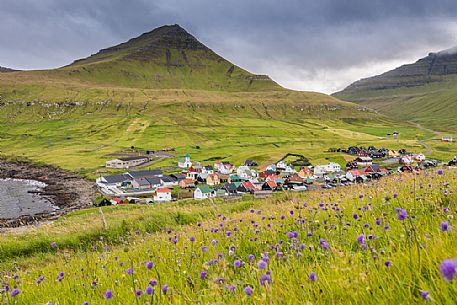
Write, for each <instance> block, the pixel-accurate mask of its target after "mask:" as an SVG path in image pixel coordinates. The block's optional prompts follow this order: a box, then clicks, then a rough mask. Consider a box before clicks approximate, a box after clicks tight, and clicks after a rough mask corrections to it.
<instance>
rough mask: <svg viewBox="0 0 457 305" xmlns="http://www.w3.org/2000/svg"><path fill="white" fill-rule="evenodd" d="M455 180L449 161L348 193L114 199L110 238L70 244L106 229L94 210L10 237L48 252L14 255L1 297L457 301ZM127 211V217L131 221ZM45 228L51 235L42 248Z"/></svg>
mask: <svg viewBox="0 0 457 305" xmlns="http://www.w3.org/2000/svg"><path fill="white" fill-rule="evenodd" d="M456 178H457V172H456V171H455V170H451V169H445V170H444V171H443V172H441V171H440V172H436V171H431V172H426V173H425V172H424V173H422V174H420V175H414V176H413V175H401V176H400V175H396V176H392V177H388V178H385V179H382V180H380V181H376V182H371V183H368V184H365V185H358V186H351V187H347V188H345V191H344V192H342V191H341V190H331V191H323V192H319V191H317V192H309V193H305V194H285V195H283V196H285V197H282V198H281V197H278V198H274V199H269V200H256V201H253V200H251V199H247V200H245V201H240V202H231V203H223V202H205V203H203V204H202V203H199V204H193V203H192V202H188V203H185V205H184V206H180V207H178V206H176V205H175V204H164V205H157V206H152V207H145V206H143V207H138V206H135V207H128V206H125V207H119V206H115V207H106V208H104V211H105V215H106V218H107V223H108V231H106V234H105V236H106V238H103V237H96V239H95V240H93V241H92V242H89V241H88V240H90V239H88V240H87V242H86V243H82V244H81V245H80V246H79V247H80V250H78V246H77V247H74V245H77V244H78V243H77V242H72V241H71V240H72V239H73V235H74V232H77V231H78V228H79V229H81V228H82V226H84V230H80V231H81V232H83V231H88V232H91V231H92V230H99V231H101V232H102V231H103V229H102V225H101V221H100V220H99V221H97V220H96V219H97V218H98V217H99V215H97V213H98V212H97V210H95V209H94V210H87V211H82V212H78V213H75V214H70V215H68V216H66V218H63V219H60V220H59V221H58V222H56V223H54V224H51V225H48V226H45V227H41V228H38V229H37V230H36V231H35V232H29V233H26V234H19V235H18V233H16V234H12V235H6V236H2V243H1V245H2V247H3V246H4V245H8V244H9V243H10V242H11V241H12V240H14V241H15V242H16V243H17V247H12V248H10V249H9V250H8V249H7V248H6V249H5V248H3V255H8V252H9V251H15V249H16V248H18V249H19V248H23V249H27V248H29V249H34V250H37V248H38V249H40V251H37V252H34V253H33V252H32V254H29V255H27V258H20V257H19V258H18V259H15V262H14V263H13V262H11V261H9V262H8V260H7V261H4V262H3V264H2V268H3V269H4V270H7V271H8V272H7V273H4V274H3V276H2V281H3V282H4V283H3V287H8V289H7V290H9V291H8V292H4V293H2V294H1V296H2V298H3V299H2V301H3V302H8V303H9V304H37V303H38V304H44V303H46V302H50V303H51V304H83V302H85V301H88V302H89V304H187V303H195V302H197V303H202V304H208V303H212V304H266V303H269V304H297V302H298V303H310V304H317V303H319V304H341V303H344V304H360V303H363V304H411V303H420V302H425V301H426V299H427V300H429V301H430V302H432V303H436V304H453V303H454V300H455V297H456V295H457V287H456V285H455V280H454V281H449V280H450V279H452V276H453V274H454V276H455V270H454V271H452V270H450V271H448V272H445V274H444V275H443V274H441V273H440V264H441V263H442V261H443V260H445V259H453V258H455V255H456V253H457V242H456V241H457V239H456V238H455V237H456V230H455V225H454V221H455V220H454V218H455V213H456V207H455V204H456V199H457V197H456V193H455V189H456V186H457V185H456V181H457V179H456ZM178 208H179V210H180V211H182V212H180V213H182V214H183V216H180V217H178V216H177V215H176V209H178ZM171 211H174V212H171ZM118 213H125V215H126V217H127V219H126V222H125V223H124V224H122V222H120V221H119V216H118ZM140 214H143V218H139V215H140ZM177 219H180V220H177ZM183 219H184V220H183ZM84 220H85V221H86V222H84ZM151 222H152V223H153V224H151ZM83 223H90V227H89V228H87V230H86V227H85V225H83ZM154 223H155V225H154ZM69 224H72V225H71V226H70V225H69ZM119 227H123V228H124V229H123V230H120V229H118V228H119ZM40 234H41V235H43V236H47V238H40V240H42V241H43V243H42V244H41V245H40V246H36V245H34V242H35V240H34V237H35V236H38V235H40ZM81 234H82V233H81ZM102 236H103V235H102ZM52 242H56V244H55V247H52V246H51V243H52ZM88 248H90V249H92V251H87V249H88ZM3 255H2V257H3ZM14 256H17V254H15V255H14ZM13 266H14V267H13ZM445 276H448V279H446V278H445ZM13 289H16V290H13ZM12 291H15V292H14V293H12ZM18 292H19V293H18ZM17 293H18V294H17ZM13 295H15V296H13Z"/></svg>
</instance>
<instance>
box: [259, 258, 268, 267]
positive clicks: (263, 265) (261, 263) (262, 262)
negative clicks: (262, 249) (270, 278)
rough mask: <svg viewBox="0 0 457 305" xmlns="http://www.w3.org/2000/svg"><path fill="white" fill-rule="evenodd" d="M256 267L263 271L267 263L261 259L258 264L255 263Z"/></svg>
mask: <svg viewBox="0 0 457 305" xmlns="http://www.w3.org/2000/svg"><path fill="white" fill-rule="evenodd" d="M257 267H259V269H265V268H266V267H267V263H266V262H265V261H264V260H263V259H261V260H260V261H259V262H258V263H257Z"/></svg>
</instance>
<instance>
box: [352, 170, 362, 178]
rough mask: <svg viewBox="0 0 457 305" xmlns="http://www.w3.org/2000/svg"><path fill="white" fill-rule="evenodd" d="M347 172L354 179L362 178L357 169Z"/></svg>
mask: <svg viewBox="0 0 457 305" xmlns="http://www.w3.org/2000/svg"><path fill="white" fill-rule="evenodd" d="M349 172H350V173H351V174H352V176H354V177H358V176H363V173H362V172H360V170H358V169H351V170H350V171H349Z"/></svg>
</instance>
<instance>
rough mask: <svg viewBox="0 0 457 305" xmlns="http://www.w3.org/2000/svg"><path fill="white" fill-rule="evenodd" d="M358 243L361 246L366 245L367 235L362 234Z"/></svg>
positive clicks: (358, 238) (358, 237)
mask: <svg viewBox="0 0 457 305" xmlns="http://www.w3.org/2000/svg"><path fill="white" fill-rule="evenodd" d="M357 242H358V243H359V245H362V244H364V243H365V235H363V234H360V235H359V236H357Z"/></svg>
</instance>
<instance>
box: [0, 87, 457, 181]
mask: <svg viewBox="0 0 457 305" xmlns="http://www.w3.org/2000/svg"><path fill="white" fill-rule="evenodd" d="M147 94H149V95H150V96H152V98H151V101H148V102H144V101H136V100H134V101H133V102H123V103H121V102H107V101H105V102H102V101H100V102H61V103H56V102H54V103H53V102H38V101H35V102H3V104H2V105H3V106H1V107H0V109H1V111H0V119H1V123H0V151H1V153H2V154H3V155H6V156H17V157H26V158H29V159H31V160H33V161H36V162H45V163H51V164H55V165H58V166H60V167H62V168H65V169H69V170H73V171H77V172H81V173H82V174H84V175H87V176H89V177H94V176H96V175H97V174H96V170H97V169H100V168H101V167H102V166H103V165H104V163H105V161H106V160H108V159H109V158H110V157H107V156H106V155H107V154H110V153H115V152H120V151H125V150H129V149H130V147H131V146H135V147H136V148H138V149H146V150H159V149H163V148H168V147H174V148H176V158H171V159H165V160H163V161H160V162H159V163H156V164H154V166H160V167H164V168H169V169H170V170H171V169H173V166H175V165H176V162H177V156H179V155H183V154H185V153H186V152H189V153H190V154H191V156H192V158H193V159H194V160H200V161H202V162H205V163H211V162H212V160H218V159H219V160H221V159H225V160H230V161H232V162H235V163H236V164H240V163H242V162H244V160H246V159H254V160H256V161H257V162H258V163H259V164H261V165H266V164H269V163H270V162H276V161H277V160H279V159H280V158H282V156H284V155H285V154H287V153H299V154H303V155H305V156H306V157H308V158H310V159H311V161H312V162H313V163H320V162H327V159H328V160H335V161H338V162H340V163H342V164H343V165H344V163H345V161H344V159H343V158H342V156H343V155H342V154H339V153H324V151H326V150H327V149H329V148H331V147H348V146H350V145H362V144H363V145H371V144H373V145H375V146H377V147H380V146H386V147H392V148H401V147H406V148H407V149H408V150H411V151H416V152H419V151H423V150H424V148H423V147H422V146H421V144H420V143H419V140H427V139H430V138H432V137H433V135H434V134H433V133H432V132H430V131H424V130H418V129H417V128H416V127H415V126H412V125H407V124H404V125H401V124H398V123H396V122H393V121H391V120H388V119H386V118H383V117H382V116H379V115H375V114H373V113H371V112H368V111H365V110H364V109H362V108H361V109H358V108H357V107H355V106H354V105H353V104H348V103H343V102H339V101H338V100H336V99H333V98H331V97H328V96H326V95H323V94H315V93H300V92H291V91H280V92H259V93H246V92H244V93H221V92H217V93H216V92H208V91H183V90H179V91H178V90H176V91H175V90H164V91H158V92H156V91H147ZM394 129H395V130H398V131H400V132H401V137H400V140H398V141H397V140H393V139H392V138H391V137H389V136H387V134H388V133H391V132H393V130H394ZM435 153H436V155H435V156H437V157H442V158H444V159H447V157H448V156H450V154H451V153H450V152H449V151H447V152H441V151H438V150H436V151H434V154H435Z"/></svg>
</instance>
